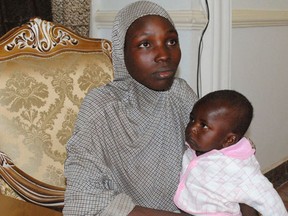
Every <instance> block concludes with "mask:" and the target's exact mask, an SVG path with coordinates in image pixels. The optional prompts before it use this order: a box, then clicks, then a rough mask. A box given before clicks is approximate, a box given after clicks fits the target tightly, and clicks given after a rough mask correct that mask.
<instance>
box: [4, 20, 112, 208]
mask: <svg viewBox="0 0 288 216" xmlns="http://www.w3.org/2000/svg"><path fill="white" fill-rule="evenodd" d="M112 78H113V68H112V64H111V43H110V42H109V41H107V40H105V39H89V38H83V37H80V36H78V35H76V34H75V33H73V32H71V31H70V30H68V29H66V28H65V27H63V26H60V25H56V24H54V23H51V22H48V21H43V20H41V19H38V18H35V19H31V20H30V22H28V23H27V24H24V25H22V26H21V27H18V28H15V29H13V30H11V31H10V32H8V33H7V34H6V35H4V36H3V37H2V38H0V151H1V152H0V163H1V166H0V176H1V177H2V179H3V180H2V181H0V189H1V193H2V194H6V195H10V196H14V197H18V196H19V197H21V198H23V199H25V200H29V201H31V202H34V203H37V204H40V205H44V206H52V207H56V208H57V207H60V208H61V207H62V206H63V194H64V188H65V178H64V175H63V164H64V161H65V158H66V152H65V144H66V142H67V140H68V139H69V137H70V136H71V134H72V131H73V126H74V122H75V119H76V116H77V112H78V110H79V106H80V104H81V101H82V99H83V97H84V96H85V94H86V93H87V92H88V91H89V90H90V89H91V88H94V87H99V86H101V85H104V84H106V83H108V82H109V81H111V79H112ZM7 155H8V156H9V157H8V156H7ZM15 165H16V166H15ZM30 176H33V178H31V177H30ZM35 179H37V180H35ZM52 185H53V186H52ZM8 186H9V187H8ZM55 186H56V187H55ZM12 189H13V190H12ZM33 191H36V192H33ZM14 192H16V193H14ZM19 197H18V198H19Z"/></svg>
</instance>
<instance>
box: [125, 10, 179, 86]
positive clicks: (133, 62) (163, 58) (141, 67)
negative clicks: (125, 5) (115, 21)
mask: <svg viewBox="0 0 288 216" xmlns="http://www.w3.org/2000/svg"><path fill="white" fill-rule="evenodd" d="M124 58H125V64H126V68H127V70H128V72H129V74H130V75H131V76H132V78H133V79H135V80H136V81H138V82H139V83H141V84H143V85H144V86H146V87H148V88H150V89H152V90H156V91H166V90H168V89H169V88H170V87H171V85H172V83H173V79H174V76H175V73H176V70H177V68H178V64H179V62H180V59H181V50H180V47H179V42H178V34H177V31H176V30H175V28H174V27H173V25H172V24H171V23H170V22H169V21H168V20H167V19H165V18H163V17H160V16H154V15H153V16H152V15H149V16H144V17H141V18H139V19H137V20H136V21H135V22H133V23H132V25H131V26H130V27H129V29H128V31H127V33H126V38H125V48H124Z"/></svg>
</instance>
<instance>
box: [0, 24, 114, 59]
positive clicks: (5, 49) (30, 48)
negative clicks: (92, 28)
mask: <svg viewBox="0 0 288 216" xmlns="http://www.w3.org/2000/svg"><path fill="white" fill-rule="evenodd" d="M67 51H77V52H103V53H104V54H106V55H107V56H108V57H109V58H110V59H111V52H112V46H111V42H110V41H108V40H106V39H92V38H86V37H82V36H80V35H77V34H76V33H74V32H72V31H71V30H69V29H68V28H66V27H64V26H62V25H59V24H54V23H52V22H49V21H45V20H41V19H39V18H33V19H31V20H30V21H29V22H28V23H26V24H23V25H22V26H20V27H16V28H14V29H12V30H10V31H9V32H8V33H6V34H5V35H4V36H2V37H1V38H0V60H4V59H10V58H14V57H16V56H19V55H33V56H40V57H50V56H53V55H56V54H58V53H62V52H67Z"/></svg>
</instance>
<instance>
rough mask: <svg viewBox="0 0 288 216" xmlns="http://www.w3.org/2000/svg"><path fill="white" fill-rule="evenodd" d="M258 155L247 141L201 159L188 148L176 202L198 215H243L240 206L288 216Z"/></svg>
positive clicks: (202, 156) (208, 154)
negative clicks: (264, 172) (262, 168)
mask: <svg viewBox="0 0 288 216" xmlns="http://www.w3.org/2000/svg"><path fill="white" fill-rule="evenodd" d="M254 152H255V150H254V149H252V147H251V144H250V142H249V141H248V140H247V139H246V138H242V139H241V140H240V141H239V142H238V143H236V144H235V145H232V146H229V147H227V148H224V149H222V150H219V151H218V150H212V151H210V152H208V153H205V154H203V155H201V156H198V157H197V156H196V154H195V152H194V151H193V150H192V149H191V148H188V149H187V150H186V151H185V154H184V156H183V165H182V167H183V168H182V172H181V177H180V178H181V179H180V183H179V186H178V189H177V192H176V194H175V196H174V202H175V203H176V205H177V206H178V207H179V208H180V209H182V210H183V211H185V212H188V213H190V214H193V215H195V216H197V215H199V216H200V215H207V216H208V215H211V216H212V215H213V216H241V212H240V208H239V205H238V203H245V204H247V205H249V206H251V207H253V208H254V209H256V210H257V211H258V212H259V213H261V214H262V215H263V216H271V215H277V216H287V215H288V214H287V211H286V209H285V206H284V204H283V202H282V200H281V198H280V196H279V195H278V193H277V192H276V190H275V189H274V188H273V185H272V184H271V183H270V182H269V180H268V179H267V178H266V177H264V175H263V174H262V173H261V170H260V167H259V164H258V162H257V160H256V158H255V156H254Z"/></svg>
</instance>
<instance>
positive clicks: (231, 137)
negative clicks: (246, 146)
mask: <svg viewBox="0 0 288 216" xmlns="http://www.w3.org/2000/svg"><path fill="white" fill-rule="evenodd" d="M236 141H237V135H236V134H235V133H229V134H228V135H227V136H226V139H225V141H224V144H223V148H225V147H228V146H230V145H233V144H235V143H236Z"/></svg>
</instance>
